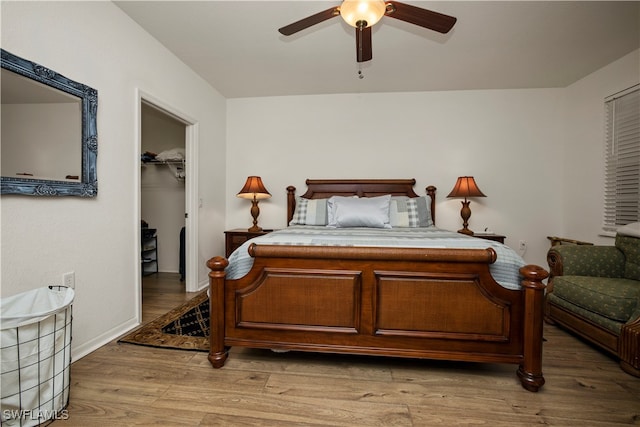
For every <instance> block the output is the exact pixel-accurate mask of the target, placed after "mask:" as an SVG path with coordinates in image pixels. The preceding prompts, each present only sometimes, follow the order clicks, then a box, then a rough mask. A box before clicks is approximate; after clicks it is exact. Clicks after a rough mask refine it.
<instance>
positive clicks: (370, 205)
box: [329, 195, 391, 228]
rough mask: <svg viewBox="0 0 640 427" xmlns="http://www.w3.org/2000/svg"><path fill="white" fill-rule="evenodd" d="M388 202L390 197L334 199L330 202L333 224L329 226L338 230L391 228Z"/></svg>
mask: <svg viewBox="0 0 640 427" xmlns="http://www.w3.org/2000/svg"><path fill="white" fill-rule="evenodd" d="M332 198H333V197H332ZM329 200H331V199H329ZM390 202H391V196H390V195H386V196H379V197H363V198H350V197H346V198H345V197H341V198H340V199H334V200H333V202H332V205H333V209H334V211H333V220H334V224H332V223H329V225H330V226H335V227H338V228H343V227H371V228H391V225H390V224H389V203H390Z"/></svg>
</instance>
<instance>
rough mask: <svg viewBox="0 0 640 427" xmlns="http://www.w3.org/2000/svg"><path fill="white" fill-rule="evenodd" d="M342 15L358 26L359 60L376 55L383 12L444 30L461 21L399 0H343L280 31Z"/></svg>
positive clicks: (441, 31)
mask: <svg viewBox="0 0 640 427" xmlns="http://www.w3.org/2000/svg"><path fill="white" fill-rule="evenodd" d="M338 15H340V16H341V17H342V19H344V20H345V22H346V23H347V24H349V25H351V26H352V27H355V29H356V56H357V60H358V62H366V61H370V60H371V58H372V57H373V53H372V49H371V27H372V26H373V25H375V24H376V23H377V22H378V21H379V20H380V19H381V18H382V17H383V16H389V17H391V18H396V19H399V20H401V21H405V22H409V23H411V24H414V25H418V26H420V27H424V28H427V29H429V30H433V31H437V32H439V33H443V34H446V33H448V32H449V30H451V28H452V27H453V25H454V24H455V23H456V21H457V19H456V18H454V17H453V16H448V15H444V14H442V13H438V12H433V11H431V10H428V9H422V8H420V7H416V6H412V5H409V4H405V3H400V2H397V1H384V0H343V2H342V4H341V5H340V6H335V7H332V8H331V9H327V10H324V11H322V12H319V13H316V14H314V15H311V16H308V17H306V18H303V19H301V20H299V21H296V22H294V23H292V24H289V25H286V26H284V27H282V28H280V29H279V30H278V31H279V32H280V33H281V34H283V35H285V36H290V35H292V34H295V33H297V32H298V31H302V30H304V29H306V28H309V27H311V26H313V25H316V24H319V23H321V22H323V21H326V20H327V19H330V18H333V17H334V16H338Z"/></svg>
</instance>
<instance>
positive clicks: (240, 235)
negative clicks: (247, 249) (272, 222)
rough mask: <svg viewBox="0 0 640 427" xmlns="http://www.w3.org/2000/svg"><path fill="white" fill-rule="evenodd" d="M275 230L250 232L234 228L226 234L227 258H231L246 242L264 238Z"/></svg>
mask: <svg viewBox="0 0 640 427" xmlns="http://www.w3.org/2000/svg"><path fill="white" fill-rule="evenodd" d="M272 231H273V230H262V231H248V230H247V229H246V228H234V229H233V230H227V231H225V232H224V247H225V255H224V256H225V257H227V258H229V255H231V252H233V251H235V250H236V249H238V248H239V247H240V246H242V244H243V243H244V242H246V241H247V240H249V239H253V238H254V237H258V236H264V235H265V234H268V233H271V232H272Z"/></svg>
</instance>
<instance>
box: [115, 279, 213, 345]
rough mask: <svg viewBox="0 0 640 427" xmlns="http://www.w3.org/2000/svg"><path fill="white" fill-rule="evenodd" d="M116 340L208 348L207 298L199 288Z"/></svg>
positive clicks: (130, 342) (139, 343) (141, 343)
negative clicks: (196, 292)
mask: <svg viewBox="0 0 640 427" xmlns="http://www.w3.org/2000/svg"><path fill="white" fill-rule="evenodd" d="M118 342H122V343H128V344H138V345H146V346H150V347H160V348H173V349H180V350H194V351H209V298H208V297H207V292H206V291H204V292H201V293H200V294H198V295H197V296H195V297H193V298H192V299H190V300H189V301H187V302H186V303H184V304H183V305H181V306H180V307H177V308H174V309H173V310H171V311H170V312H168V313H167V314H164V315H162V316H160V317H158V318H157V319H155V320H153V321H151V322H149V323H147V324H145V325H142V326H141V327H139V328H138V329H136V330H134V331H133V332H131V333H129V334H127V335H125V336H124V337H123V338H120V340H118Z"/></svg>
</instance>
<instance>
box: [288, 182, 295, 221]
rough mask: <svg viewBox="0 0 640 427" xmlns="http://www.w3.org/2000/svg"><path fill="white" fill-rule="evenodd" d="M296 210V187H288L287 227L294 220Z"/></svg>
mask: <svg viewBox="0 0 640 427" xmlns="http://www.w3.org/2000/svg"><path fill="white" fill-rule="evenodd" d="M295 210H296V187H294V186H293V185H290V186H288V187H287V225H289V223H290V222H291V220H292V219H293V212H294V211H295Z"/></svg>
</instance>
